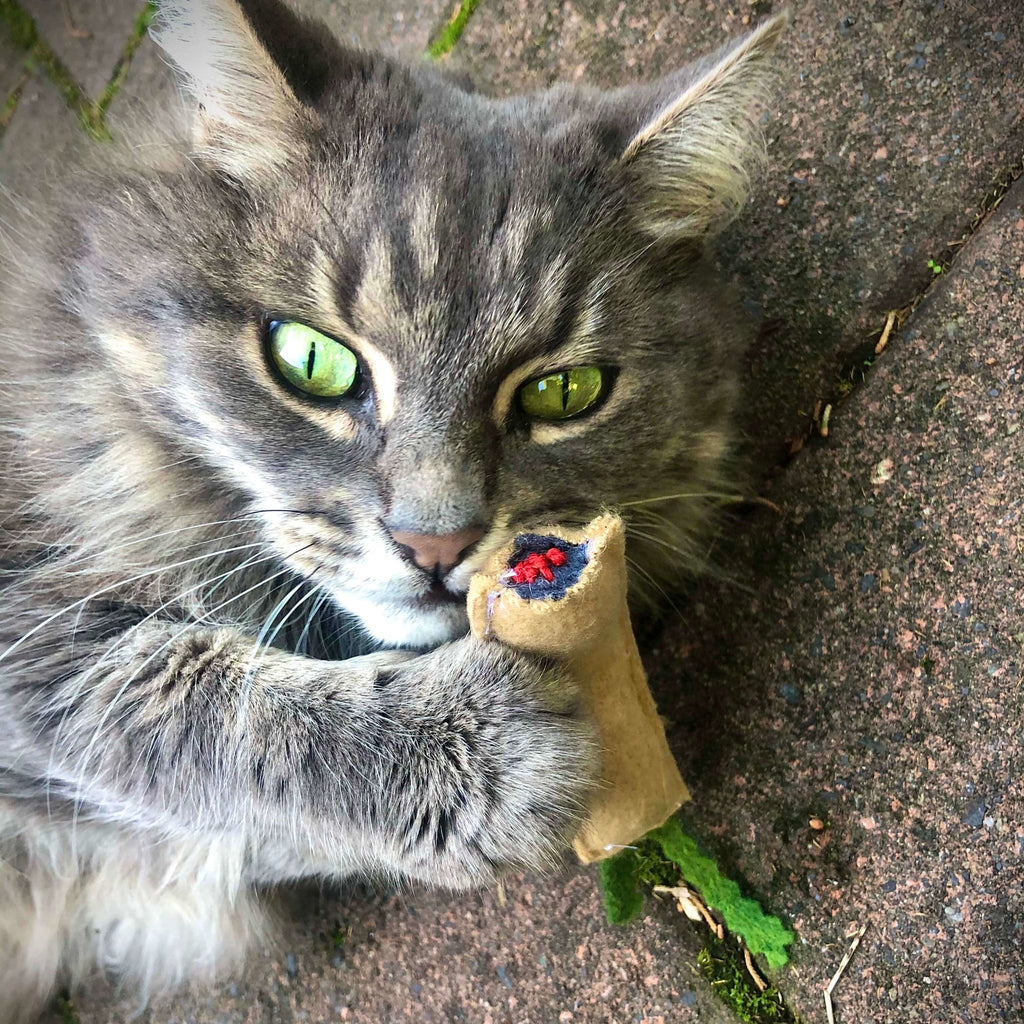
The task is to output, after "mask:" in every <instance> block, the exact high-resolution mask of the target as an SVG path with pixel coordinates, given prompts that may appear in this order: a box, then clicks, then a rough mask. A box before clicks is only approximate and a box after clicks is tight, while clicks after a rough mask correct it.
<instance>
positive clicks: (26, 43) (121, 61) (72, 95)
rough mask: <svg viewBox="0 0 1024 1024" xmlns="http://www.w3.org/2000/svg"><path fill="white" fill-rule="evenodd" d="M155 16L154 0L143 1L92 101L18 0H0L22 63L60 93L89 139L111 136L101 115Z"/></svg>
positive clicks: (0, 121) (5, 116)
mask: <svg viewBox="0 0 1024 1024" xmlns="http://www.w3.org/2000/svg"><path fill="white" fill-rule="evenodd" d="M155 15H156V3H155V0H147V2H146V3H145V4H144V6H143V7H142V9H141V10H140V11H139V13H138V15H137V16H136V18H135V24H134V25H133V27H132V32H131V34H130V35H129V37H128V41H127V42H126V43H125V46H124V49H123V50H122V51H121V56H120V57H119V58H118V61H117V64H116V65H115V66H114V71H113V74H112V75H111V76H110V81H109V82H107V85H106V88H105V89H104V90H103V93H102V94H101V96H100V97H99V99H98V100H96V101H95V102H93V101H92V100H91V99H90V98H89V97H88V96H87V95H86V93H85V90H84V89H83V88H82V87H81V86H80V85H79V84H78V82H76V81H75V78H74V76H73V75H72V74H71V72H70V71H69V70H68V69H67V67H66V66H65V65H64V63H63V61H61V59H60V58H59V57H58V56H57V54H56V53H54V51H53V49H52V47H51V46H50V45H49V43H47V42H46V40H45V39H43V37H42V36H41V35H40V34H39V30H38V29H37V28H36V23H35V21H33V19H32V16H31V15H30V14H29V13H28V12H27V11H26V10H25V9H24V8H23V7H22V6H21V4H20V3H18V0H0V22H2V23H3V24H4V25H6V27H7V31H8V34H9V35H10V37H11V41H12V42H13V43H14V45H15V46H16V47H17V48H18V49H19V50H22V51H23V52H24V54H25V60H26V63H27V64H28V65H29V66H30V67H35V68H38V69H39V71H41V72H42V73H43V74H44V75H45V76H46V77H47V78H48V79H49V80H50V81H51V82H52V83H53V84H54V85H55V86H56V87H57V90H58V91H59V92H60V94H61V96H63V97H64V102H65V103H67V105H68V106H69V107H70V108H71V109H72V110H73V111H74V112H75V114H76V115H77V116H78V120H79V123H80V124H81V125H82V128H83V129H85V132H86V133H87V134H88V135H90V136H92V138H94V139H99V140H103V141H107V140H109V139H110V138H111V134H110V129H109V128H107V125H106V122H105V120H104V115H105V114H106V112H107V109H108V107H109V106H110V104H111V102H112V101H113V99H114V97H115V96H116V95H117V93H118V91H119V90H120V88H121V86H122V85H123V84H124V80H125V77H126V76H127V74H128V68H129V66H130V64H131V61H132V57H134V56H135V51H136V50H137V49H138V48H139V46H140V44H141V43H142V40H143V39H145V37H146V31H147V30H148V29H149V26H150V23H151V22H152V20H153V17H154V16H155ZM16 91H17V90H16ZM12 97H13V104H14V105H16V104H17V100H18V98H19V97H20V93H19V97H16V96H14V94H13V93H12V96H11V97H8V100H7V103H6V104H5V105H4V108H3V113H2V114H0V132H2V131H3V129H4V128H5V127H6V123H7V122H8V121H9V120H10V118H11V117H12V116H13V114H14V111H13V107H12V109H10V111H8V107H9V106H11V104H12Z"/></svg>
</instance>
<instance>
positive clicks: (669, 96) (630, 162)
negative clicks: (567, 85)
mask: <svg viewBox="0 0 1024 1024" xmlns="http://www.w3.org/2000/svg"><path fill="white" fill-rule="evenodd" d="M786 21H787V19H786V17H785V15H781V16H778V17H775V18H772V19H771V20H770V21H767V22H765V23H764V24H763V25H761V26H760V27H759V28H757V29H756V30H755V31H753V32H751V33H750V34H749V35H747V36H746V37H744V38H743V39H741V40H739V41H738V42H737V43H735V44H734V45H732V46H731V47H729V48H727V49H726V50H724V51H722V52H720V53H718V54H716V55H715V56H714V57H712V58H710V59H709V60H707V61H704V62H702V63H701V64H699V65H698V66H697V68H696V70H695V71H694V69H685V70H683V71H680V72H676V73H675V74H674V75H669V76H668V77H667V78H664V79H662V80H661V81H660V82H656V83H653V84H652V85H650V86H647V87H644V88H643V89H642V90H640V95H639V96H638V95H637V91H638V90H635V89H634V90H630V92H631V93H632V96H629V95H628V94H627V95H623V93H619V94H615V93H613V94H612V96H611V97H609V98H610V99H612V101H613V103H614V104H615V105H616V106H617V107H619V111H620V116H621V117H622V118H624V119H625V123H626V124H627V125H628V124H630V123H632V124H633V125H636V123H637V119H638V111H639V123H640V127H639V129H638V130H636V131H635V132H633V134H632V136H631V137H629V140H628V142H627V143H626V145H625V147H624V149H623V150H622V152H621V153H620V154H619V156H618V159H619V162H620V164H621V165H622V166H623V167H624V168H625V169H626V170H627V172H628V173H629V176H630V178H631V180H632V187H633V188H634V190H635V193H636V202H637V204H638V208H639V213H640V217H641V220H642V222H643V224H644V227H645V229H646V230H648V231H650V232H651V233H652V234H654V235H656V236H658V237H660V238H665V239H667V240H683V239H700V238H703V237H705V236H707V235H710V234H713V233H714V232H715V231H717V230H718V229H720V228H721V227H724V226H725V224H727V223H728V222H729V220H730V219H731V218H732V217H734V216H735V215H736V214H737V213H738V212H739V209H740V207H742V205H743V203H744V202H745V201H746V198H747V193H748V191H749V184H750V172H751V170H752V169H753V168H754V167H756V166H757V165H758V163H759V162H760V160H761V158H762V156H763V142H762V139H761V132H760V130H759V127H758V118H759V116H760V114H761V112H762V111H763V109H764V105H765V102H766V100H767V98H768V96H769V95H770V92H771V85H772V77H773V70H774V51H775V48H776V46H777V45H778V42H779V38H780V36H781V35H782V32H783V30H784V29H785V26H786ZM623 101H625V103H626V104H631V105H632V109H628V107H627V106H626V105H625V104H624V102H623ZM620 123H622V122H621V121H620Z"/></svg>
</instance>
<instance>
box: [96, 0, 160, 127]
mask: <svg viewBox="0 0 1024 1024" xmlns="http://www.w3.org/2000/svg"><path fill="white" fill-rule="evenodd" d="M155 17H156V0H147V2H146V3H145V4H144V5H143V8H142V10H141V11H139V13H138V14H137V15H136V16H135V24H134V26H133V27H132V32H131V35H130V36H129V37H128V41H127V42H126V43H125V44H124V48H123V49H122V50H121V56H120V57H118V58H117V63H116V64H115V65H114V70H113V71H112V72H111V74H110V79H109V80H108V81H107V85H106V87H105V88H104V90H103V92H102V93H101V94H100V98H99V99H98V100H97V101H96V110H97V111H98V113H99V116H100V117H101V118H103V117H104V116H105V114H106V112H107V109H108V108H109V107H110V104H111V103H112V102H113V100H114V97H115V96H116V95H117V94H118V92H119V91H120V89H121V86H122V85H124V80H125V79H126V78H127V77H128V69H129V68H130V67H131V63H132V58H133V57H134V56H135V51H136V50H137V49H138V48H139V47H140V46H141V45H142V41H143V40H144V39H145V38H146V33H147V32H148V31H149V26H150V25H151V24H152V23H153V19H154V18H155Z"/></svg>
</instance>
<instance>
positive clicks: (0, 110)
mask: <svg viewBox="0 0 1024 1024" xmlns="http://www.w3.org/2000/svg"><path fill="white" fill-rule="evenodd" d="M28 80H29V73H28V72H27V71H26V72H25V73H24V74H23V75H22V76H21V81H20V82H18V84H17V85H16V86H15V87H14V88H13V89H12V90H11V91H10V92H9V93H8V95H7V99H5V100H4V105H3V106H2V107H0V140H2V139H3V137H4V132H6V131H7V127H8V125H10V123H11V121H13V120H14V113H15V111H16V110H17V109H18V102H19V100H20V99H21V94H22V93H23V92H24V91H25V86H26V85H27V84H28Z"/></svg>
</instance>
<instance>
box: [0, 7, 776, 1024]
mask: <svg viewBox="0 0 1024 1024" xmlns="http://www.w3.org/2000/svg"><path fill="white" fill-rule="evenodd" d="M780 30H781V21H779V20H778V19H776V20H775V21H773V22H770V23H768V24H767V25H766V26H763V27H762V28H761V29H760V30H759V31H758V32H757V33H755V34H754V35H752V36H749V37H747V39H746V40H743V41H741V42H739V43H738V44H737V45H735V46H733V47H731V48H729V49H727V50H726V51H723V52H722V53H720V54H718V55H716V56H715V57H714V58H710V59H708V60H706V61H703V62H701V63H700V64H698V65H696V66H694V67H693V68H690V69H685V70H683V71H680V72H676V73H674V74H672V75H669V76H668V77H667V78H665V79H663V80H661V81H659V82H655V83H653V84H651V85H649V86H636V87H629V88H625V89H621V90H617V91H614V92H610V93H601V92H598V91H596V90H591V89H586V88H580V87H568V86H559V87H556V88H554V89H552V90H549V91H547V92H542V93H538V94H532V95H527V96H521V97H515V98H511V99H504V100H493V99H489V98H486V97H484V96H481V95H479V94H477V93H474V92H472V91H469V90H467V88H465V87H464V86H463V85H462V84H461V83H457V82H454V81H451V80H449V79H447V78H446V77H445V76H443V75H442V74H440V73H438V72H437V71H436V70H434V69H432V68H429V67H425V66H424V67H404V66H402V65H400V64H398V63H396V62H394V61H393V60H390V59H387V58H384V57H381V56H376V55H369V54H365V53H361V52H357V51H353V50H350V49H347V48H344V47H342V46H341V45H340V44H338V43H336V42H335V41H334V40H333V39H331V38H330V37H329V35H328V34H327V33H326V30H325V29H323V28H322V27H321V26H319V25H317V24H315V23H313V22H308V21H305V20H303V19H301V18H299V17H297V16H296V15H294V14H292V13H291V12H290V11H289V10H288V9H287V8H286V7H284V6H282V5H281V4H280V3H279V2H277V0H258V2H257V0H244V2H241V0H240V2H239V3H237V4H236V3H235V2H233V0H173V2H167V3H164V4H163V5H162V10H161V17H160V19H159V22H158V32H159V39H160V41H161V43H162V45H163V46H164V47H165V49H166V50H167V52H168V54H169V55H170V56H171V57H172V58H174V59H175V60H176V61H177V62H178V63H179V65H180V66H181V68H182V78H183V84H184V86H185V89H186V92H187V94H188V95H189V96H190V97H191V107H192V110H193V116H192V118H191V119H190V121H189V123H188V124H187V125H183V126H180V128H179V127H176V126H175V124H174V120H173V118H171V116H170V115H166V116H165V117H164V119H163V120H161V121H159V122H158V124H159V131H158V132H151V133H150V136H149V138H148V139H147V140H146V141H145V143H144V144H143V142H142V141H140V139H133V140H132V141H131V142H130V143H128V144H126V145H124V146H123V147H121V148H107V149H103V150H102V151H98V152H93V153H90V154H84V155H83V157H82V160H81V168H80V169H79V170H78V171H76V172H74V173H73V175H72V176H71V177H70V179H68V180H67V181H66V182H65V184H64V185H63V187H62V188H61V189H59V190H55V191H54V192H53V193H52V194H50V195H49V196H47V197H46V198H45V202H44V204H43V205H42V206H40V207H38V208H33V210H32V211H31V212H28V213H26V215H25V216H24V217H22V219H21V221H20V225H21V226H20V228H14V229H12V230H11V231H10V233H9V236H8V238H7V240H6V248H7V253H8V259H7V266H6V267H5V268H4V271H3V277H2V281H3V284H2V293H0V314H2V315H0V355H2V361H3V365H4V367H5V371H4V372H5V378H6V379H4V380H3V381H0V396H2V409H3V429H2V432H0V530H2V534H0V1019H2V1020H3V1021H16V1020H23V1019H24V1020H30V1019H32V1018H33V1017H34V1015H35V1014H36V1013H37V1012H38V1009H39V1007H40V1005H42V1004H43V1002H44V1001H45V1000H46V998H48V996H49V995H50V994H51V993H52V991H53V990H54V988H55V986H57V985H61V984H74V983H76V982H78V981H79V980H81V979H82V978H85V977H87V976H88V975H89V973H91V972H92V971H95V970H97V969H100V970H106V971H109V972H111V973H113V974H115V975H117V976H119V977H120V978H121V979H122V980H124V981H126V982H127V983H130V984H133V985H136V986H137V987H138V988H140V989H141V990H142V992H143V994H149V993H151V992H155V991H159V990H162V989H164V988H166V987H167V986H169V985H172V984H174V983H176V982H177V981H179V980H180V979H182V978H185V977H190V976H195V975H198V974H203V973H208V972H210V971H212V970H215V969H219V968H222V967H223V966H224V965H225V964H228V963H230V962H232V961H233V960H235V959H237V957H238V956H240V955H241V954H242V952H243V951H244V949H245V947H246V945H247V944H248V943H249V942H250V941H251V940H252V938H253V937H254V936H256V935H259V934H260V932H261V930H262V928H263V927H264V922H265V913H264V911H263V909H262V904H261V902H260V899H259V897H258V896H256V895H254V887H258V886H264V885H270V884H273V883H276V882H280V881H283V880H289V879H296V878H301V877H305V876H311V875H316V876H323V877H334V878H338V877H342V876H345V875H348V874H351V873H353V872H372V873H378V874H384V875H386V876H388V877H391V878H393V879H395V880H400V879H406V878H410V879H419V880H422V881H425V882H428V883H431V884H437V885H445V886H452V887H464V886H469V885H477V884H483V883H487V882H489V881H491V880H492V879H494V878H495V877H496V876H497V875H499V874H500V873H501V872H503V871H505V870H508V869H509V868H514V867H528V866H537V865H544V864H551V863H554V862H555V861H556V860H557V859H558V858H559V857H560V856H561V853H562V851H563V850H564V849H565V847H566V844H567V842H568V840H569V838H570V837H571V836H572V835H573V833H574V831H575V829H576V828H577V826H578V824H579V821H580V818H581V816H582V814H583V812H584V809H585V806H586V801H587V796H588V793H589V792H590V791H591V789H592V787H593V786H594V785H595V784H597V780H598V778H599V764H598V757H597V753H596V745H595V742H594V734H593V731H592V727H591V726H590V724H589V723H588V721H587V719H586V717H585V715H584V714H583V713H582V712H581V710H580V708H579V706H578V703H577V699H576V695H575V693H574V692H573V691H572V689H571V687H570V686H569V685H568V683H567V682H566V681H565V679H564V678H563V677H562V675H561V672H560V669H559V667H558V666H557V665H554V664H549V663H545V662H543V661H541V660H539V659H536V658H533V657H530V656H526V655H521V654H516V653H512V652H509V651H505V650H503V649H501V648H499V647H498V646H497V645H493V644H488V643H482V642H478V641H475V640H473V639H472V638H470V637H468V636H466V635H465V633H466V618H465V611H464V607H463V603H462V602H461V600H460V596H461V595H462V594H464V592H465V590H466V587H467V585H468V580H469V577H470V575H471V574H472V572H473V571H474V569H475V568H477V567H479V566H480V565H482V564H483V563H484V562H485V561H486V560H487V559H488V557H489V556H490V555H491V554H492V553H493V552H494V551H495V550H496V549H498V548H499V547H501V546H503V545H504V544H505V543H507V542H508V541H509V540H510V539H511V537H512V536H514V534H515V533H517V532H519V531H520V530H523V529H530V528H535V527H543V526H544V525H545V524H551V523H556V522H561V523H580V522H584V521H587V520H588V519H589V518H591V517H592V516H593V515H594V514H595V513H596V512H599V511H601V510H604V509H618V510H620V511H621V512H622V513H623V515H624V516H625V517H626V520H627V525H628V529H629V531H630V535H629V536H630V540H629V555H630V559H631V564H632V567H633V569H634V570H635V574H636V575H635V579H634V580H633V584H634V588H635V591H636V595H635V596H640V597H643V596H644V595H645V594H646V596H648V598H649V599H650V600H652V601H655V602H656V601H657V593H658V592H659V591H660V588H661V587H663V586H667V585H671V584H672V583H673V582H674V581H675V580H677V579H678V578H679V576H680V574H683V573H689V572H693V571H696V570H697V569H699V568H700V564H701V561H702V552H703V549H704V547H705V545H706V541H707V537H708V531H709V529H710V528H711V525H712V524H713V520H714V511H715V508H716V507H717V506H718V504H719V502H720V499H721V497H722V496H723V495H725V494H728V493H730V491H731V489H732V485H731V482H730V481H731V477H730V470H729V453H730V449H731V443H732V433H731V427H730V417H731V413H732V407H733V404H734V401H735V395H736V377H735V364H736V359H737V355H738V353H739V352H740V351H742V348H743V346H744V344H745V343H746V341H747V337H748V335H747V330H748V329H747V326H746V324H745V322H744V321H743V319H742V318H741V317H740V316H739V315H738V314H737V312H736V304H735V302H734V301H733V300H732V298H731V296H730V295H729V293H728V292H727V291H725V290H724V289H723V288H721V286H719V285H718V284H717V283H716V282H715V281H714V279H713V277H712V275H711V274H710V272H709V270H708V268H707V265H706V262H705V260H704V257H703V255H702V252H703V248H704V242H705V240H706V238H707V237H708V236H709V235H710V234H712V233H713V232H714V231H715V230H717V229H718V228H719V227H720V226H721V225H722V224H723V223H724V222H725V221H726V220H727V219H728V218H729V217H731V216H732V215H734V214H735V212H736V211H737V210H738V209H739V207H740V206H741V204H742V202H743V199H744V196H745V188H746V182H747V177H748V174H749V171H750V169H751V167H753V166H755V165H756V161H757V156H758V140H757V131H756V127H755V125H756V117H757V113H758V110H759V107H760V104H761V103H762V102H763V99H764V95H765V88H766V78H767V74H768V71H769V68H770V52H771V50H772V48H773V46H774V44H775V42H776V40H777V37H778V35H779V32H780ZM140 138H141V136H140ZM23 212H25V211H23ZM272 318H290V319H297V320H301V321H304V322H306V323H308V324H311V325H312V326H315V327H318V328H319V329H321V330H325V331H327V332H328V333H331V334H333V335H335V336H336V337H340V338H341V339H342V340H350V341H351V343H352V346H353V348H354V349H356V350H357V351H358V352H359V353H360V356H361V359H362V361H363V366H364V375H365V379H366V386H365V387H364V388H363V389H362V391H361V392H360V395H359V397H358V399H353V400H351V401H349V402H347V404H345V403H343V404H342V405H340V406H331V407H327V406H323V405H322V404H321V405H316V404H315V403H313V402H311V401H309V400H307V399H305V398H302V397H299V396H296V395H294V394H291V393H290V392H288V391H287V389H286V388H284V387H283V386H282V385H281V384H280V383H279V382H278V381H277V380H276V378H275V377H274V375H273V373H272V371H271V369H270V367H269V365H268V362H267V360H266V358H265V356H264V353H263V347H262V340H261V332H262V331H263V329H264V326H265V323H266V321H267V320H268V319H272ZM581 364H582V365H602V366H606V367H610V368H613V370H614V374H615V379H614V384H613V386H612V389H611V392H610V395H609V397H608V399H607V401H606V402H605V403H604V404H603V405H602V406H601V407H600V409H599V410H597V411H596V412H595V413H594V414H593V415H590V416H586V417H582V418H581V419H579V420H574V421H569V422H567V423H566V424H564V425H552V424H538V423H531V422H528V421H526V419H525V418H524V417H523V415H522V414H521V413H520V412H519V410H518V407H517V406H516V403H515V401H514V398H513V397H510V396H514V391H515V386H516V384H517V382H519V381H521V380H522V379H523V375H524V374H526V375H529V374H533V375H536V373H537V372H538V371H539V370H540V369H544V368H546V369H547V370H559V369H562V368H564V367H566V366H569V365H581ZM468 527H474V528H480V529H482V530H483V531H484V537H483V539H482V540H481V541H480V542H479V544H477V545H476V546H475V548H474V549H473V550H472V551H471V552H469V553H468V554H467V556H466V557H465V558H464V559H463V560H462V561H461V562H460V563H459V564H458V565H457V566H456V567H455V568H454V569H453V570H452V571H451V572H450V573H448V574H447V576H445V577H444V579H443V580H440V581H439V580H438V579H436V578H435V579H432V578H430V576H429V575H428V574H426V573H424V572H423V571H422V570H421V569H419V568H418V567H417V566H416V565H414V564H412V563H411V562H410V560H409V559H408V557H406V554H404V553H403V551H402V550H401V549H400V547H399V546H397V545H396V544H395V543H394V542H393V540H392V539H391V536H390V533H389V530H390V531H395V530H399V529H401V530H404V531H414V532H418V533H423V534H446V533H452V532H456V531H459V530H463V529H466V528H468Z"/></svg>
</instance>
